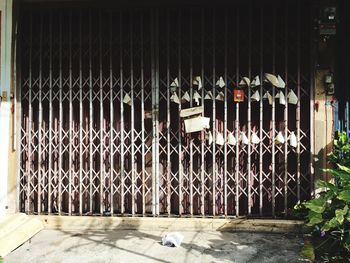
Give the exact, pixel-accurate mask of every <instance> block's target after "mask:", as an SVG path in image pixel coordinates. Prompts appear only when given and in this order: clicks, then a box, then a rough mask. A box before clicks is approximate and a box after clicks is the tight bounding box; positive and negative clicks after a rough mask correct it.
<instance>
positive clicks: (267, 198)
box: [19, 0, 313, 216]
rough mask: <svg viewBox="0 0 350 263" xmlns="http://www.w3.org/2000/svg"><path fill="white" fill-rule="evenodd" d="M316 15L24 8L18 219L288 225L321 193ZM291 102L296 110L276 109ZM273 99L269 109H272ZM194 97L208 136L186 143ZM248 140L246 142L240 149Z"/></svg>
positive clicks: (279, 5) (268, 7)
mask: <svg viewBox="0 0 350 263" xmlns="http://www.w3.org/2000/svg"><path fill="white" fill-rule="evenodd" d="M311 11H312V8H311V7H310V2H309V1H301V0H299V1H278V2H269V1H264V5H261V4H258V5H256V4H255V3H254V5H253V3H252V1H246V2H244V3H243V2H242V3H241V2H240V3H236V4H235V5H234V6H231V7H229V8H226V7H225V8H219V7H218V8H211V7H208V8H207V7H202V8H195V7H183V8H162V7H157V8H155V7H152V8H151V7H143V8H135V7H132V8H128V7H125V8H117V9H113V8H103V7H101V8H88V7H79V8H77V7H70V8H65V7H62V8H57V7H55V8H53V7H47V6H46V7H40V6H37V5H34V6H30V5H29V6H27V7H25V8H23V9H22V12H21V27H20V36H21V47H20V57H21V62H20V65H19V66H20V71H21V104H22V113H21V116H22V118H21V141H20V146H21V147H20V154H21V157H20V194H19V198H20V204H21V210H22V211H23V212H27V213H35V214H60V215H61V214H69V215H73V214H74V215H87V214H96V215H120V214H131V215H147V214H153V215H162V214H163V215H182V216H184V215H190V216H192V215H193V216H194V215H199V216H220V215H223V216H234V215H252V216H253V215H258V216H283V215H288V214H289V210H290V209H291V208H292V207H293V205H294V204H295V203H296V202H297V201H299V200H304V199H307V198H308V197H309V196H310V194H311V192H312V188H313V177H312V165H311V156H312V152H311V150H310V149H311V147H310V145H311V142H312V138H311V134H310V129H312V122H311V121H310V120H311V119H310V116H311V110H310V103H311V102H312V92H313V60H312V52H311V49H312V43H313V42H312V38H311V35H312V26H311V23H312V15H311ZM265 72H269V73H273V74H276V75H277V74H279V75H280V76H281V77H282V78H283V80H284V81H285V83H286V87H285V88H284V89H278V88H276V87H274V86H272V85H271V84H269V83H267V82H263V79H264V73H265ZM256 75H257V76H259V77H260V80H261V82H262V84H261V85H260V86H257V87H253V86H251V87H244V88H243V90H244V92H245V100H244V101H243V102H240V103H237V102H234V101H233V90H234V89H235V88H237V87H238V85H239V82H240V81H241V79H242V77H244V76H246V77H248V78H249V79H253V78H254V77H255V76H256ZM196 76H199V77H200V78H201V82H202V86H203V87H202V89H198V86H195V85H194V84H193V81H192V80H193V79H194V78H195V77H196ZM220 77H222V80H223V81H224V83H225V86H224V87H223V88H220V87H219V86H217V85H216V82H217V81H218V80H219V78H220ZM175 79H177V80H178V85H177V86H178V87H175V90H174V88H173V87H172V88H171V87H170V86H171V83H172V82H173V81H174V80H175ZM291 90H293V91H294V93H295V94H296V95H297V98H298V102H297V104H296V105H294V104H289V103H285V104H283V103H282V104H280V101H279V100H278V99H276V100H275V98H276V96H277V95H279V96H283V95H284V96H285V99H286V100H287V96H288V94H289V92H290V91H291ZM209 91H210V92H211V94H210V92H209ZM256 91H258V93H259V94H260V97H261V99H260V100H259V101H254V100H252V95H253V92H254V93H255V92H256ZM267 91H268V92H269V94H271V96H272V100H271V105H270V103H269V100H266V99H263V98H262V97H263V94H266V92H267ZM186 92H187V94H188V95H189V97H190V99H189V100H186V98H185V99H184V100H183V101H182V102H181V103H180V104H177V103H174V102H173V100H172V96H173V95H174V93H175V94H176V95H177V97H178V98H179V99H180V100H181V99H182V98H183V97H184V95H185V94H186ZM196 93H197V94H199V95H200V98H199V99H197V102H198V104H199V105H202V106H203V116H207V117H210V129H208V130H207V131H202V132H197V133H191V134H187V133H185V129H184V123H183V120H182V118H180V116H179V112H180V111H181V110H182V109H185V108H189V107H191V106H196V103H195V101H194V100H193V96H194V94H196ZM208 94H209V95H208ZM281 94H282V95H281ZM206 95H208V96H209V99H207V98H208V97H207V98H205V97H206ZM186 96H187V95H186ZM218 96H223V99H222V100H221V99H220V98H219V97H218ZM277 97H278V96H277ZM209 131H210V132H209ZM242 133H243V134H245V135H246V136H247V139H248V141H246V142H244V141H243V142H242V141H240V140H239V138H240V137H241V136H244V135H242ZM209 134H211V135H212V138H213V140H212V142H209V141H208V140H207V137H208V136H209ZM228 134H231V135H234V137H235V139H236V141H237V143H236V144H235V145H234V143H231V144H229V143H227V139H228ZM253 134H255V135H257V136H258V138H259V141H258V142H255V143H253V142H252V137H253ZM278 134H281V135H282V137H283V140H284V142H283V141H282V142H281V143H277V142H276V137H277V136H278ZM292 134H295V135H296V139H297V144H296V145H295V147H294V146H291V145H290V144H291V143H290V137H291V136H292ZM221 135H222V136H223V139H224V143H223V145H221V144H222V143H217V142H218V137H220V136H221ZM231 139H232V136H231Z"/></svg>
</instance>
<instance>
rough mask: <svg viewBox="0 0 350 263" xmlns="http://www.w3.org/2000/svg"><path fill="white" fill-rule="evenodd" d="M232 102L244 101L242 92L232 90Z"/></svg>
mask: <svg viewBox="0 0 350 263" xmlns="http://www.w3.org/2000/svg"><path fill="white" fill-rule="evenodd" d="M233 101H234V102H242V101H244V91H243V90H241V89H234V90H233Z"/></svg>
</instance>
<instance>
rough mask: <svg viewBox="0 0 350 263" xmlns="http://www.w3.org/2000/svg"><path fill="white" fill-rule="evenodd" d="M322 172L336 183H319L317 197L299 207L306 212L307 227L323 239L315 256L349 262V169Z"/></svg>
mask: <svg viewBox="0 0 350 263" xmlns="http://www.w3.org/2000/svg"><path fill="white" fill-rule="evenodd" d="M324 171H325V172H328V173H330V174H332V175H333V176H334V177H336V178H337V180H334V181H337V183H335V182H326V181H318V183H317V187H318V194H317V197H315V198H313V199H311V200H309V201H306V202H304V203H302V204H301V205H299V209H300V208H301V209H306V211H307V215H306V223H307V225H308V226H312V227H313V229H314V234H317V235H319V236H320V237H322V239H321V240H322V242H320V244H319V245H318V247H316V253H317V252H319V254H325V253H327V254H328V255H329V258H332V257H335V259H337V260H338V259H339V258H341V259H342V260H345V259H347V258H349V262H350V209H349V208H350V168H349V167H346V166H343V165H340V164H338V165H337V168H336V169H325V170H324Z"/></svg>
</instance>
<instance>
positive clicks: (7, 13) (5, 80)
mask: <svg viewBox="0 0 350 263" xmlns="http://www.w3.org/2000/svg"><path fill="white" fill-rule="evenodd" d="M12 3H13V2H12V0H1V1H0V11H1V60H0V70H1V75H0V96H1V104H0V216H2V215H4V214H5V213H6V212H8V211H12V212H13V211H15V210H16V207H15V202H9V200H10V198H11V196H13V195H15V194H14V193H13V192H12V190H13V189H11V188H13V184H14V185H16V179H15V178H16V177H15V174H11V176H9V175H10V174H9V167H10V166H13V165H15V164H13V163H11V162H12V161H13V160H12V159H10V155H12V154H10V151H11V149H10V145H11V129H10V127H11V117H12V105H13V100H11V93H13V83H12V73H13V71H12V65H13V63H12V59H13V56H12V7H13V6H12ZM15 188H16V187H15ZM9 193H12V194H11V195H9ZM12 201H15V200H12Z"/></svg>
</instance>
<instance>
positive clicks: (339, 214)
mask: <svg viewBox="0 0 350 263" xmlns="http://www.w3.org/2000/svg"><path fill="white" fill-rule="evenodd" d="M335 218H336V219H337V221H338V222H339V224H340V225H342V224H343V222H344V214H343V209H337V210H335Z"/></svg>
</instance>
